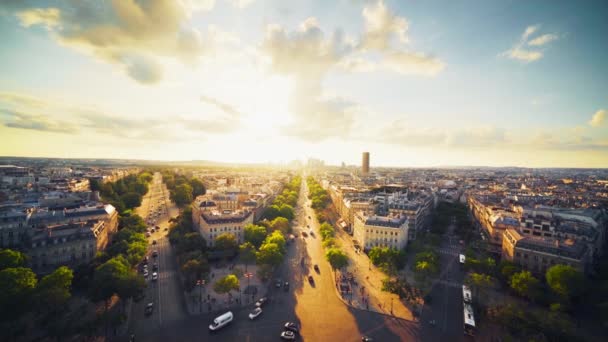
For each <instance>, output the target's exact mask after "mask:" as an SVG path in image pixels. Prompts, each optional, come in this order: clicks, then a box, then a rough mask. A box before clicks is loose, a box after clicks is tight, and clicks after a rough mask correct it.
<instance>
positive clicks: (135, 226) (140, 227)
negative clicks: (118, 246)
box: [119, 214, 146, 233]
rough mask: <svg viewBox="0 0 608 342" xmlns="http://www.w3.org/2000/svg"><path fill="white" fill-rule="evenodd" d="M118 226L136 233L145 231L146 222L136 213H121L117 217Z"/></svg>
mask: <svg viewBox="0 0 608 342" xmlns="http://www.w3.org/2000/svg"><path fill="white" fill-rule="evenodd" d="M119 226H120V228H122V229H124V228H128V229H131V230H132V231H134V232H136V233H143V232H145V231H146V222H144V219H143V218H142V217H141V216H139V215H136V214H130V215H121V216H120V217H119Z"/></svg>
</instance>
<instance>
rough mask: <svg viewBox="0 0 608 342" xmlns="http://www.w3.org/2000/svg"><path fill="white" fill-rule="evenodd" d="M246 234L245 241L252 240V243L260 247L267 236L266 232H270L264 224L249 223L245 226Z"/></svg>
mask: <svg viewBox="0 0 608 342" xmlns="http://www.w3.org/2000/svg"><path fill="white" fill-rule="evenodd" d="M244 234H245V241H246V242H251V244H252V245H254V246H255V247H256V248H258V247H260V246H261V245H262V242H264V239H265V238H266V234H268V232H267V231H266V227H264V226H258V225H255V224H248V225H246V226H245V232H244Z"/></svg>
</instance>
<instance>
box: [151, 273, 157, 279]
mask: <svg viewBox="0 0 608 342" xmlns="http://www.w3.org/2000/svg"><path fill="white" fill-rule="evenodd" d="M152 280H158V273H156V272H154V273H152Z"/></svg>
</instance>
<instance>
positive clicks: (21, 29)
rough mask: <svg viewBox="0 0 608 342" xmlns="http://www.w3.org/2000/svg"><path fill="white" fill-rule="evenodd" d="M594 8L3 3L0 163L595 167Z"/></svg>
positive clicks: (602, 159) (598, 107)
mask: <svg viewBox="0 0 608 342" xmlns="http://www.w3.org/2000/svg"><path fill="white" fill-rule="evenodd" d="M605 9H606V8H605V3H603V2H602V1H589V2H586V3H585V5H584V6H580V5H579V4H577V3H575V2H569V1H551V2H550V3H542V2H541V3H535V4H527V3H525V2H517V1H515V2H502V1H500V2H495V1H473V2H466V3H451V2H450V3H446V2H443V1H421V2H417V1H356V0H353V1H347V0H343V1H331V2H327V1H292V2H290V3H289V4H287V3H285V2H284V1H236V0H234V1H214V0H199V1H197V0H188V1H150V2H147V1H144V2H139V1H78V2H74V1H43V0H41V1H3V2H2V3H1V4H0V39H1V40H2V42H3V48H2V50H1V51H0V73H1V74H2V75H3V77H2V78H1V79H0V122H1V126H0V135H1V136H2V140H3V144H2V145H1V146H0V155H10V156H38V157H82V158H84V157H90V156H91V155H95V156H98V157H103V158H128V159H132V158H136V159H150V160H199V159H204V160H215V161H222V162H268V161H270V162H281V161H289V160H292V159H304V158H307V157H316V158H320V159H323V160H325V161H326V162H328V163H331V164H335V165H338V164H340V163H341V162H346V163H347V164H356V163H357V162H358V157H356V156H357V154H358V153H353V152H358V151H364V150H369V151H371V152H373V154H374V163H375V164H376V165H386V166H437V165H490V166H509V165H514V166H531V167H606V166H608V162H607V161H608V153H607V149H608V124H607V123H606V120H605V117H606V109H607V108H608V103H607V101H608V98H607V95H606V94H608V82H606V81H605V70H606V68H607V65H606V61H607V60H608V51H607V50H608V49H606V44H603V43H602V42H603V39H604V37H605V36H604V35H605V32H607V31H608V23H607V22H606V20H604V19H605V13H606V12H605ZM254 151H255V152H254Z"/></svg>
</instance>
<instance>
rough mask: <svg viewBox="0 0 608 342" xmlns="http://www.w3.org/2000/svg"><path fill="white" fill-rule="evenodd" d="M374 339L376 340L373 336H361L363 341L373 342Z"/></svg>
mask: <svg viewBox="0 0 608 342" xmlns="http://www.w3.org/2000/svg"><path fill="white" fill-rule="evenodd" d="M373 340H374V339H373V338H371V337H368V336H362V337H361V341H363V342H371V341H373Z"/></svg>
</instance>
